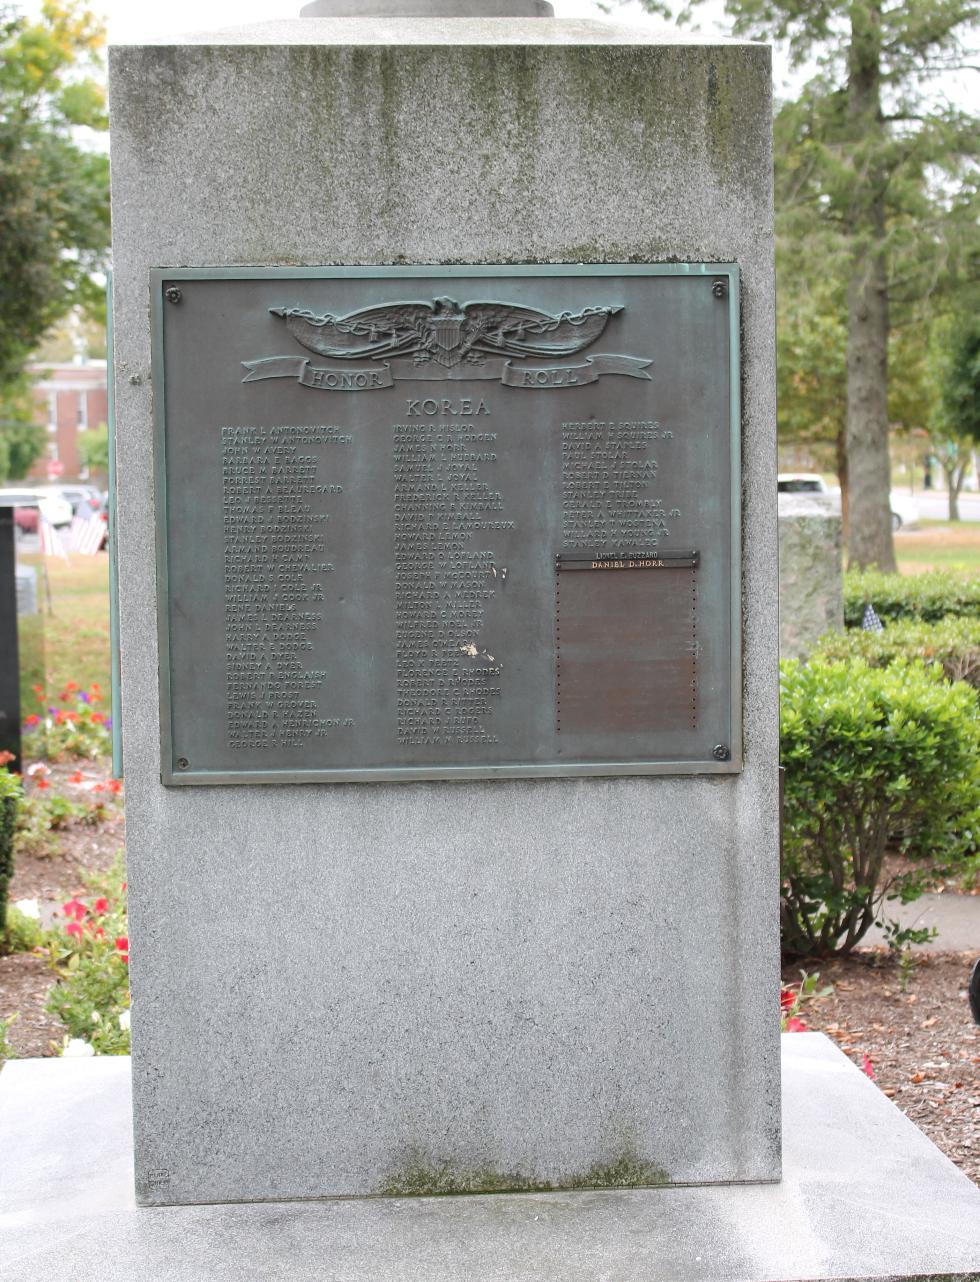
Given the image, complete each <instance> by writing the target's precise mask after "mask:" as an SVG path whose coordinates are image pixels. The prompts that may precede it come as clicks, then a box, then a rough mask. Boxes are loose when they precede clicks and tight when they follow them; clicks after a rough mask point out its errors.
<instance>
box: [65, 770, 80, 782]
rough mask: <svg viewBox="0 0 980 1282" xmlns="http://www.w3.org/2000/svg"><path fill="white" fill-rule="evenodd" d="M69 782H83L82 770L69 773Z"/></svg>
mask: <svg viewBox="0 0 980 1282" xmlns="http://www.w3.org/2000/svg"><path fill="white" fill-rule="evenodd" d="M68 782H69V783H81V782H82V772H81V771H80V770H76V771H75V773H74V774H73V775H69V776H68Z"/></svg>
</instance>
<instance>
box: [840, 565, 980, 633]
mask: <svg viewBox="0 0 980 1282" xmlns="http://www.w3.org/2000/svg"><path fill="white" fill-rule="evenodd" d="M869 604H870V605H873V606H874V608H875V613H876V614H877V615H878V617H879V618H880V619H881V620H882V621H887V620H888V619H921V620H924V621H925V622H926V623H935V622H936V621H937V620H938V619H945V618H947V617H948V616H950V615H956V616H958V617H962V618H970V619H980V574H964V573H956V572H953V571H950V570H929V571H927V572H926V573H925V574H881V573H880V572H879V571H878V570H863V571H862V570H849V571H848V573H847V574H845V575H844V624H845V626H846V627H848V628H859V627H860V626H861V622H862V620H863V618H864V608H865V606H866V605H869Z"/></svg>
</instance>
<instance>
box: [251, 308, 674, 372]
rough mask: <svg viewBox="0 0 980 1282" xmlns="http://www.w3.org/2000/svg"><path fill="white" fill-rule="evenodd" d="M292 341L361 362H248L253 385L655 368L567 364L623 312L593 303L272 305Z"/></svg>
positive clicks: (616, 358)
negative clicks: (559, 307) (571, 307)
mask: <svg viewBox="0 0 980 1282" xmlns="http://www.w3.org/2000/svg"><path fill="white" fill-rule="evenodd" d="M269 310H270V312H271V313H272V315H273V316H279V317H281V318H282V319H283V320H284V321H285V322H286V329H287V330H288V332H289V333H290V334H291V335H292V337H293V338H294V339H295V340H296V341H297V342H298V343H299V344H300V345H301V346H302V347H305V348H306V349H307V350H308V351H310V352H314V353H315V354H316V355H317V356H320V357H324V358H326V359H327V360H330V361H345V362H347V361H351V362H354V361H357V362H366V363H362V364H361V365H360V366H359V367H353V366H351V365H336V366H334V365H314V364H313V363H312V362H311V360H310V358H309V357H308V356H270V357H265V358H264V359H259V360H251V361H243V362H242V365H243V366H244V368H245V371H246V373H245V377H244V378H243V379H242V382H244V383H252V382H255V381H257V380H258V379H265V378H295V379H297V380H298V381H299V382H300V383H302V384H303V385H304V386H305V387H317V388H320V389H321V390H324V391H344V392H359V391H369V390H371V389H373V388H379V387H392V386H393V385H394V382H395V380H403V379H408V380H418V381H426V382H436V381H441V380H444V379H494V380H497V381H499V382H501V383H504V384H506V385H507V386H508V387H529V388H543V387H572V386H576V385H584V384H586V383H594V382H595V381H596V380H597V379H598V378H600V377H601V376H602V375H603V374H623V375H626V376H627V377H629V378H643V379H649V378H650V374H649V373H647V368H648V366H650V365H651V364H652V363H653V362H652V361H651V360H645V359H642V358H639V357H636V356H620V355H612V354H609V353H595V354H593V355H591V356H586V357H585V359H584V364H567V363H566V364H551V363H549V364H546V365H542V364H539V363H536V364H530V365H529V364H526V362H528V361H535V362H541V361H548V362H553V361H560V360H562V358H564V357H569V356H575V355H576V354H577V353H578V352H581V351H583V350H584V349H585V348H586V347H589V346H591V344H592V343H594V342H595V341H596V339H598V338H599V337H600V335H601V334H602V332H603V331H604V330H605V328H606V324H607V322H608V320H609V318H610V317H611V316H615V315H616V314H617V312H621V311H622V310H623V309H622V307H621V306H613V307H586V308H584V309H583V310H582V311H580V312H559V313H557V314H553V313H550V312H543V311H538V310H537V309H536V308H533V307H522V306H518V305H517V304H514V303H489V302H487V303H479V302H477V303H464V304H462V305H460V304H459V303H458V302H456V300H455V299H453V298H436V299H434V300H433V301H432V302H431V303H422V302H418V303H382V304H380V305H379V306H375V307H363V308H361V309H360V310H358V311H355V312H348V314H347V315H346V316H334V315H331V314H330V313H329V312H325V313H324V314H323V315H322V316H318V315H317V314H316V313H315V312H311V311H308V310H306V309H305V308H301V307H272V308H270V309H269Z"/></svg>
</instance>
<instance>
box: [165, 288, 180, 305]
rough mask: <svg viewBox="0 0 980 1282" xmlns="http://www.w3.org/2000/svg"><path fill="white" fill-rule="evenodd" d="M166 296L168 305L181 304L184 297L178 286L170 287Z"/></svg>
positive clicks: (166, 291)
mask: <svg viewBox="0 0 980 1282" xmlns="http://www.w3.org/2000/svg"><path fill="white" fill-rule="evenodd" d="M164 294H165V297H166V300H167V302H168V303H179V302H180V300H181V299H182V298H183V297H184V295H183V294H182V293H181V292H180V290H179V289H178V288H177V286H176V285H168V286H167V288H166V290H165V291H164Z"/></svg>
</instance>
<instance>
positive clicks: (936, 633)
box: [813, 615, 980, 689]
mask: <svg viewBox="0 0 980 1282" xmlns="http://www.w3.org/2000/svg"><path fill="white" fill-rule="evenodd" d="M813 657H814V658H817V659H827V660H833V661H838V662H847V661H848V660H850V659H864V661H865V662H866V663H868V664H869V665H870V666H871V667H872V668H885V667H887V666H888V664H890V663H894V662H895V660H896V659H921V660H922V661H923V663H938V664H941V665H942V669H943V672H944V673H945V674H946V677H947V678H948V679H949V680H950V681H966V682H968V683H969V684H970V685H972V686H974V687H976V688H978V689H980V619H971V618H958V617H956V616H955V615H951V616H949V617H947V618H945V619H940V620H939V622H938V623H925V622H923V621H921V620H919V619H896V620H895V621H894V622H892V623H888V624H886V625H885V627H884V629H883V631H881V632H862V631H860V630H855V629H851V630H850V631H848V632H828V633H827V634H826V635H825V636H823V637H821V638H820V640H819V641H818V642H817V644H816V646H815V647H814V649H813Z"/></svg>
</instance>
